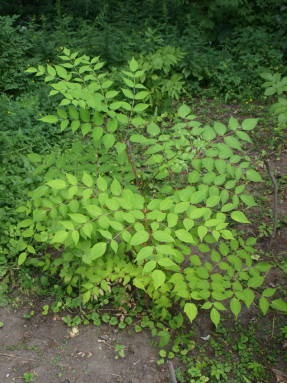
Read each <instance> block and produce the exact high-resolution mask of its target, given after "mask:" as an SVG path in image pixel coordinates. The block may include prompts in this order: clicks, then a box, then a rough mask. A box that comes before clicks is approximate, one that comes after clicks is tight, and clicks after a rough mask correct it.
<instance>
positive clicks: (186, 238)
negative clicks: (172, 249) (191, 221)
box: [175, 229, 195, 244]
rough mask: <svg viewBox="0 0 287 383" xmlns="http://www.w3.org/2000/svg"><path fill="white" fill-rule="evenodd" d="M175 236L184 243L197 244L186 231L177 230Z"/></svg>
mask: <svg viewBox="0 0 287 383" xmlns="http://www.w3.org/2000/svg"><path fill="white" fill-rule="evenodd" d="M175 235H176V236H177V238H178V239H179V240H180V241H182V242H186V243H190V244H194V243H195V241H194V239H193V236H192V235H191V234H190V233H189V232H188V231H186V230H184V229H179V230H176V231H175Z"/></svg>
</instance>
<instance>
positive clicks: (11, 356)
mask: <svg viewBox="0 0 287 383" xmlns="http://www.w3.org/2000/svg"><path fill="white" fill-rule="evenodd" d="M0 356H6V357H7V358H19V359H24V360H30V361H32V362H35V361H36V359H31V358H23V357H22V356H19V355H14V354H4V353H2V352H1V353H0Z"/></svg>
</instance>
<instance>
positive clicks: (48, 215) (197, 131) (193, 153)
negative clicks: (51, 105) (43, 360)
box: [17, 49, 286, 327]
mask: <svg viewBox="0 0 287 383" xmlns="http://www.w3.org/2000/svg"><path fill="white" fill-rule="evenodd" d="M60 59H61V60H62V64H59V65H54V66H52V65H47V66H42V65H40V66H39V67H38V68H30V69H28V72H30V73H36V75H37V76H40V75H44V76H45V81H46V82H47V83H49V84H50V86H51V88H52V90H51V92H50V94H51V96H53V95H57V97H58V98H59V105H58V108H57V112H56V114H51V115H47V116H46V117H43V118H42V119H41V120H42V121H44V122H47V123H50V124H57V125H59V126H60V129H61V130H62V131H64V130H67V129H69V130H72V131H73V132H77V131H80V132H81V133H82V135H83V136H84V138H83V142H82V146H81V147H80V146H79V147H78V150H79V152H78V158H79V162H80V164H81V156H82V155H84V153H85V150H86V142H88V145H93V147H94V152H93V157H92V158H91V161H92V163H94V167H93V168H92V169H91V170H90V171H89V172H87V171H82V172H80V169H78V171H77V172H69V173H66V174H63V173H64V172H65V169H63V170H62V174H59V170H58V169H57V168H54V169H55V178H52V176H53V174H52V170H51V171H50V176H49V178H50V177H51V178H50V179H49V180H48V181H47V182H45V183H44V184H42V185H41V186H40V187H38V188H36V189H35V190H34V191H32V192H31V194H30V199H29V201H28V203H27V204H26V205H25V206H22V207H21V208H20V209H19V210H18V211H19V213H20V212H22V213H23V214H24V215H25V219H24V220H22V221H20V222H19V224H18V230H19V240H18V243H17V248H18V252H19V253H20V254H19V257H18V265H19V266H21V267H22V265H24V264H25V265H26V267H36V268H39V269H40V270H41V272H44V273H45V274H46V275H50V276H51V277H53V278H54V277H58V278H59V279H60V280H61V281H62V284H63V285H64V286H65V289H66V294H67V296H71V297H75V298H76V299H78V297H80V299H81V301H82V303H84V304H85V303H87V302H90V301H97V300H100V299H101V296H103V295H105V294H113V289H114V288H116V286H118V285H122V286H125V287H126V289H127V291H133V289H138V290H140V291H143V292H144V293H145V294H146V295H147V296H148V297H150V299H151V301H152V302H153V311H154V313H155V315H156V316H157V318H160V319H164V320H169V321H170V323H171V322H172V323H174V321H175V318H176V321H177V326H178V327H181V326H182V324H183V318H184V317H183V315H182V313H185V314H186V315H187V317H188V318H189V320H190V321H191V322H192V321H193V320H194V319H195V318H196V316H197V314H198V309H199V308H201V309H204V310H209V311H210V318H211V320H212V322H213V323H214V324H215V325H216V326H217V325H218V323H219V321H220V317H221V315H220V313H221V311H225V310H231V312H232V313H233V314H234V316H235V317H236V318H237V317H238V315H239V313H240V311H241V307H242V303H243V304H245V305H246V306H247V307H250V305H251V304H252V303H253V302H254V301H255V296H256V295H255V294H256V292H257V291H258V288H260V286H262V284H263V281H264V273H265V272H266V271H267V270H269V269H270V265H269V264H267V263H264V262H254V260H253V257H252V255H253V254H254V252H255V249H254V244H255V242H256V240H255V238H252V237H251V238H246V239H243V238H242V237H241V236H240V235H239V231H238V230H237V228H236V224H238V223H240V224H244V223H248V222H249V220H248V219H247V217H246V215H245V214H244V212H243V208H246V207H253V206H255V205H256V203H255V201H254V199H253V197H252V195H250V194H249V192H248V190H247V187H246V186H247V184H248V183H249V182H260V181H262V179H261V176H260V175H259V173H257V172H256V171H255V170H254V169H253V167H252V160H251V158H249V157H248V156H247V155H246V154H245V152H244V147H245V144H246V143H249V142H251V140H250V137H249V134H248V132H249V131H251V130H252V129H253V128H254V127H255V125H256V122H257V120H256V119H246V120H244V121H243V122H242V123H241V124H240V123H239V122H238V121H237V120H235V119H234V118H231V119H230V121H229V123H228V125H227V126H226V125H224V124H222V123H219V122H215V123H214V124H213V125H212V126H210V125H206V126H201V124H200V123H199V122H198V121H196V120H195V119H194V118H195V117H194V116H193V115H191V113H190V108H189V107H188V106H186V105H181V106H180V107H179V108H178V109H177V111H176V112H175V113H173V114H171V115H167V114H166V115H160V116H154V115H153V114H151V113H150V104H149V103H147V102H146V100H148V99H149V97H150V91H149V89H148V88H146V87H145V86H144V85H143V84H142V82H141V79H142V78H145V79H146V78H148V76H149V74H148V73H144V72H143V69H142V68H141V67H140V66H139V63H138V62H137V61H136V60H135V59H132V60H131V61H130V62H129V68H128V69H127V70H124V71H122V74H121V78H122V85H121V86H119V87H117V88H114V87H113V82H112V81H111V80H110V79H109V76H110V74H109V73H108V72H105V71H104V70H103V66H104V64H103V63H102V62H101V61H100V59H99V58H98V57H95V58H92V59H91V58H90V57H88V56H78V54H77V53H71V52H70V51H69V50H68V49H65V50H64V51H63V54H62V55H61V56H60ZM143 75H144V76H143ZM89 150H90V149H89ZM85 166H86V164H85ZM274 293H275V289H273V288H267V289H265V290H263V294H262V295H261V296H260V299H259V306H260V308H261V311H262V312H263V313H266V312H267V311H268V309H269V306H270V297H272V296H273V294H274ZM274 302H275V303H274ZM273 304H274V305H275V306H276V307H277V308H279V309H280V310H285V311H286V304H285V303H284V302H283V301H282V300H280V299H279V300H276V301H273ZM175 306H177V307H178V308H179V311H178V314H177V315H176V316H174V315H173V314H172V309H173V308H174V307H175Z"/></svg>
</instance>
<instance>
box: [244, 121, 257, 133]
mask: <svg viewBox="0 0 287 383" xmlns="http://www.w3.org/2000/svg"><path fill="white" fill-rule="evenodd" d="M257 122H258V118H247V119H245V120H243V121H242V129H243V130H253V129H254V128H255V126H256V125H257Z"/></svg>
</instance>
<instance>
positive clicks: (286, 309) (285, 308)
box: [271, 298, 287, 313]
mask: <svg viewBox="0 0 287 383" xmlns="http://www.w3.org/2000/svg"><path fill="white" fill-rule="evenodd" d="M271 307H272V308H273V309H274V310H278V311H282V312H283V313H287V302H286V301H285V300H283V299H282V298H279V299H275V300H274V301H272V303H271Z"/></svg>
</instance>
